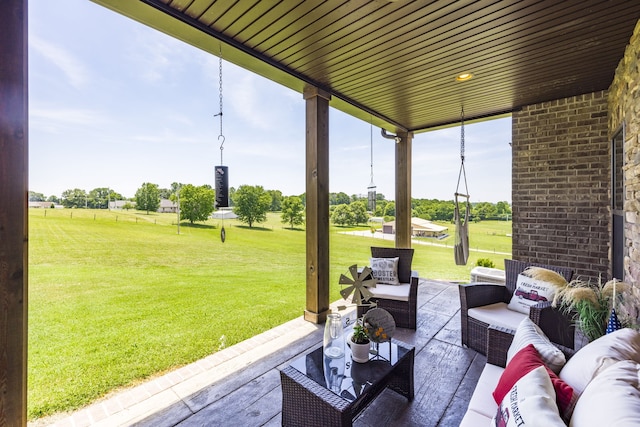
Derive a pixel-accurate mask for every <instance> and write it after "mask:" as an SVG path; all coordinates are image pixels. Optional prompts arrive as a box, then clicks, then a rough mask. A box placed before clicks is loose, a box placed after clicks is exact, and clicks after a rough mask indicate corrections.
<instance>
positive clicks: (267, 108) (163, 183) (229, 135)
mask: <svg viewBox="0 0 640 427" xmlns="http://www.w3.org/2000/svg"><path fill="white" fill-rule="evenodd" d="M223 57H224V51H223ZM218 87H219V80H218V58H217V57H216V56H212V55H209V54H207V53H205V52H203V51H200V50H199V49H196V48H194V47H192V46H190V45H187V44H185V43H183V42H181V41H178V40H175V39H173V38H171V37H169V36H166V35H165V34H163V33H160V32H158V31H156V30H153V29H151V28H148V27H146V26H143V25H142V24H139V23H137V22H135V21H133V20H131V19H129V18H126V17H124V16H122V15H119V14H117V13H115V12H112V11H110V10H108V9H105V8H104V7H102V6H99V5H96V4H94V3H92V2H89V1H87V0H56V1H50V0H32V1H30V2H29V110H30V112H29V120H30V125H29V162H30V167H29V169H30V170H29V189H30V190H32V191H36V192H39V193H44V194H45V195H46V196H49V195H57V196H60V195H61V193H62V192H63V191H64V190H67V189H71V188H80V189H83V190H86V191H90V190H92V189H94V188H97V187H110V188H113V189H114V190H115V191H117V192H119V193H121V194H122V195H124V196H125V197H132V196H133V195H134V194H135V191H136V189H137V188H139V187H140V185H141V184H142V183H143V182H152V183H155V184H158V185H159V186H160V187H162V188H165V187H166V188H168V187H169V186H170V185H171V183H172V182H182V183H185V184H194V185H203V184H209V185H211V186H213V185H214V184H213V166H215V165H218V164H220V143H219V140H218V135H219V133H220V122H219V118H217V117H214V115H215V114H217V113H218V112H219V110H220V108H219V90H218ZM223 111H224V116H223V134H224V136H225V144H224V151H223V164H224V165H226V166H228V167H229V177H230V178H229V185H230V186H232V187H236V188H237V187H239V186H240V185H245V184H246V185H262V186H263V187H264V188H265V189H267V190H280V191H282V193H283V194H284V195H297V194H301V193H303V192H304V191H305V179H304V171H305V165H304V162H305V152H304V135H305V133H304V101H303V99H302V95H301V94H299V93H297V92H293V91H291V90H289V89H287V88H285V87H283V86H280V85H278V84H276V83H273V82H271V81H269V80H266V79H264V78H262V77H260V76H257V75H254V74H252V73H250V72H248V71H245V70H243V69H241V68H239V67H236V66H235V65H233V64H230V63H227V62H223ZM371 133H372V132H371V128H370V125H369V123H366V122H363V121H361V120H358V119H355V118H353V117H351V116H348V115H346V114H344V113H342V112H340V111H337V110H334V109H332V110H331V115H330V178H329V182H330V191H331V192H340V191H342V192H345V193H347V194H349V195H351V194H366V191H367V186H368V185H369V182H370V180H371V178H370V176H371V169H370V151H371V143H372V142H373V157H374V159H373V163H374V164H373V169H374V183H375V184H376V186H377V191H378V193H382V194H384V195H385V196H386V198H387V199H393V198H394V147H393V141H391V140H387V139H384V138H382V137H381V136H380V129H379V128H374V129H373V138H371ZM510 141H511V119H510V118H506V119H498V120H491V121H487V122H483V123H478V124H473V125H466V126H465V142H466V143H465V146H466V151H465V168H466V172H467V180H468V184H469V194H470V195H471V201H472V202H480V201H488V202H497V201H501V200H506V201H510V200H511V149H510V146H509V142H510ZM412 155H413V177H412V182H413V189H412V197H414V198H429V199H431V198H435V199H444V200H450V199H452V198H453V193H454V192H455V189H456V182H457V178H458V172H459V168H460V128H459V127H455V128H449V129H444V130H439V131H433V132H426V133H420V134H417V135H416V136H415V138H414V140H413V153H412Z"/></svg>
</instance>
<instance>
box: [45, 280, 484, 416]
mask: <svg viewBox="0 0 640 427" xmlns="http://www.w3.org/2000/svg"><path fill="white" fill-rule="evenodd" d="M338 303H342V302H340V301H339V302H338ZM459 308H460V299H459V296H458V285H457V284H454V283H449V282H442V281H434V280H428V279H426V280H425V279H421V280H420V285H419V286H418V315H417V317H418V327H417V330H415V331H414V330H411V329H397V330H396V335H395V336H394V338H395V339H398V340H400V341H403V342H405V343H407V344H409V345H411V346H415V365H414V386H415V397H414V399H413V401H412V402H408V401H407V399H405V398H404V397H402V396H401V395H399V394H397V393H395V392H393V391H391V390H385V391H383V392H382V394H381V395H380V396H378V397H377V398H376V399H375V400H374V401H373V403H372V404H371V405H370V406H369V407H368V408H366V409H365V410H364V411H363V412H362V414H361V415H360V416H359V417H358V418H356V419H355V422H354V424H353V425H354V426H372V425H405V426H451V427H453V426H458V425H459V424H460V420H461V419H462V416H463V415H464V413H465V411H466V409H467V405H468V402H469V399H470V397H471V394H472V393H473V390H474V388H475V386H476V382H477V380H478V377H479V375H480V372H482V369H483V367H484V365H485V361H486V358H485V357H484V356H483V355H481V354H479V353H477V352H475V351H474V350H471V349H467V348H463V347H462V344H461V339H460V312H459ZM343 313H344V312H343ZM351 313H352V314H351V315H352V316H353V310H352V309H351ZM323 328H324V327H323V325H314V324H312V323H310V322H307V321H305V320H303V319H302V318H301V317H300V318H298V319H295V320H293V321H291V322H289V323H286V324H284V325H281V326H279V327H277V328H274V329H272V330H270V331H267V332H265V333H264V334H262V335H259V336H256V337H254V338H252V339H250V340H248V341H245V342H243V343H240V344H238V345H235V346H233V347H230V348H227V349H225V350H223V351H221V352H219V353H216V354H213V355H212V356H210V357H208V358H206V359H203V360H200V361H198V362H197V363H195V364H192V365H189V366H186V367H184V368H181V369H178V370H177V371H174V372H171V373H168V374H166V375H164V376H162V377H159V378H156V379H153V380H151V381H149V382H147V383H144V384H141V385H140V386H137V387H135V388H133V389H130V390H127V391H124V392H121V393H118V394H116V395H114V396H111V397H109V398H107V399H105V400H103V401H101V402H98V403H96V404H94V405H91V406H89V407H88V408H85V409H83V410H80V411H78V412H76V413H74V414H71V415H70V416H68V417H65V418H62V419H59V420H57V422H55V423H54V424H53V425H55V426H57V427H71V426H74V427H82V426H90V425H91V426H114V425H137V426H149V427H151V426H153V427H162V426H185V427H186V426H202V425H212V424H215V425H238V426H279V425H281V422H282V415H281V411H282V390H281V384H280V370H282V369H284V368H285V367H286V366H288V364H289V363H291V361H292V360H293V359H295V358H297V357H298V356H299V355H303V354H306V353H309V352H310V351H311V350H313V349H314V348H317V347H318V346H319V345H321V344H322V334H323Z"/></svg>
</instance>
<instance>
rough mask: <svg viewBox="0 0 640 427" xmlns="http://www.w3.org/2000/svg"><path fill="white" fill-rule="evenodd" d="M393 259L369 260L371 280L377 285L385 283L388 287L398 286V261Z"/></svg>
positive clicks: (397, 258)
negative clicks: (375, 281) (374, 280)
mask: <svg viewBox="0 0 640 427" xmlns="http://www.w3.org/2000/svg"><path fill="white" fill-rule="evenodd" d="M399 259H400V258H399V257H395V258H371V260H370V262H371V271H372V273H373V278H374V279H376V280H377V282H378V283H386V284H389V285H399V284H400V280H398V260H399Z"/></svg>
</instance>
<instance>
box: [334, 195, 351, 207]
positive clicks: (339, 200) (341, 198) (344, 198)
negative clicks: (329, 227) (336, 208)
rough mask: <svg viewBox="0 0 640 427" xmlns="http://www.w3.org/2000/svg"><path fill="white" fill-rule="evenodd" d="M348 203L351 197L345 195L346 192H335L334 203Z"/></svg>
mask: <svg viewBox="0 0 640 427" xmlns="http://www.w3.org/2000/svg"><path fill="white" fill-rule="evenodd" d="M349 203H351V198H350V197H349V196H347V193H343V192H340V193H338V194H336V203H335V204H336V205H348V204H349Z"/></svg>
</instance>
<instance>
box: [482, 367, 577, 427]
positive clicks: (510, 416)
mask: <svg viewBox="0 0 640 427" xmlns="http://www.w3.org/2000/svg"><path fill="white" fill-rule="evenodd" d="M491 425H493V426H497V427H516V426H517V427H522V426H544V427H555V426H558V427H565V426H566V424H565V423H564V421H563V420H562V418H560V414H559V413H558V407H557V406H556V396H555V392H554V387H553V385H552V382H551V379H550V378H549V374H548V371H547V369H546V368H545V367H544V366H538V367H537V368H534V369H533V370H531V371H529V372H527V373H526V374H524V375H523V376H521V377H520V378H519V379H518V380H517V381H516V382H515V383H514V384H513V385H512V386H511V388H510V389H509V390H508V392H507V393H506V394H505V396H504V398H503V399H502V400H501V401H500V402H499V403H498V411H497V412H496V415H495V417H494V418H493V420H492V424H491Z"/></svg>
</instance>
